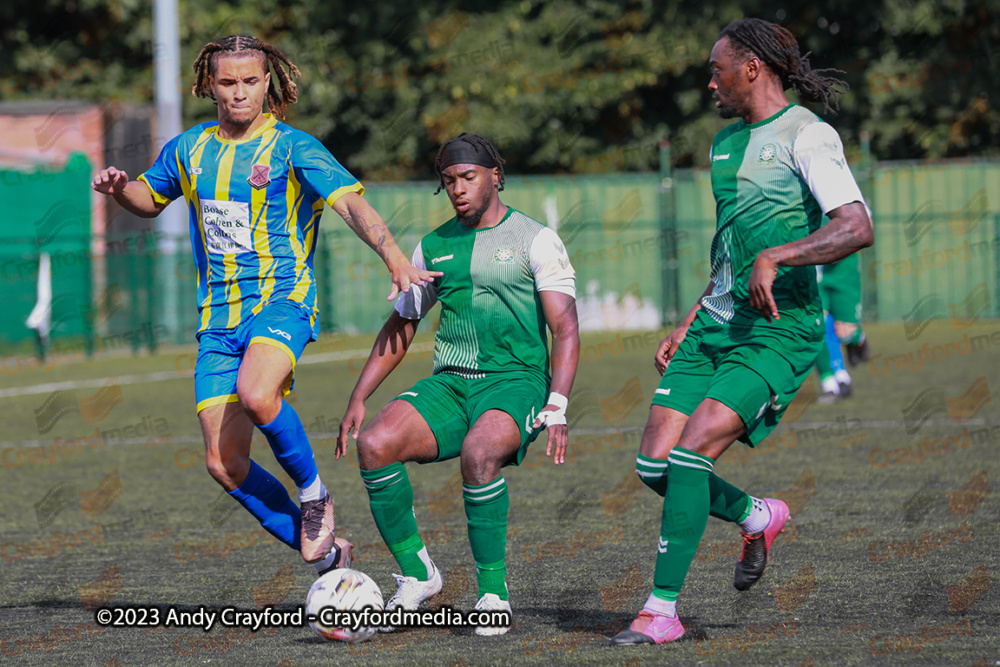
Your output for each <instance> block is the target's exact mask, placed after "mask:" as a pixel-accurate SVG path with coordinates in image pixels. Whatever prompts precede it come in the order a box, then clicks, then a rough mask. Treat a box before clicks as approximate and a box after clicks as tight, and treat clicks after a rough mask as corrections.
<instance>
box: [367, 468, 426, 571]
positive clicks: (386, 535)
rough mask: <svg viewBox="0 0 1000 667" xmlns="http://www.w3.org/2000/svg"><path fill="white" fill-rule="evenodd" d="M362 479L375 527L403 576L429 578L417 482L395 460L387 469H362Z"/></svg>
mask: <svg viewBox="0 0 1000 667" xmlns="http://www.w3.org/2000/svg"><path fill="white" fill-rule="evenodd" d="M361 479H362V480H363V481H364V483H365V488H366V489H367V490H368V500H369V502H370V504H371V509H372V517H373V518H374V519H375V526H376V527H377V528H378V532H379V533H380V534H381V535H382V539H383V540H384V541H385V544H386V546H387V547H389V551H390V552H392V555H393V557H394V558H395V559H396V562H397V563H399V567H400V570H401V571H402V573H403V576H405V577H416V578H417V579H418V580H420V581H427V580H428V579H429V578H430V572H428V569H427V565H425V563H424V561H423V559H421V558H420V551H421V550H422V549H423V548H424V543H423V540H421V539H420V534H419V533H418V532H417V520H416V518H415V517H414V516H413V485H411V484H410V477H409V475H407V474H406V466H404V465H403V464H402V463H393V464H391V465H387V466H385V467H384V468H376V469H375V470H362V471H361Z"/></svg>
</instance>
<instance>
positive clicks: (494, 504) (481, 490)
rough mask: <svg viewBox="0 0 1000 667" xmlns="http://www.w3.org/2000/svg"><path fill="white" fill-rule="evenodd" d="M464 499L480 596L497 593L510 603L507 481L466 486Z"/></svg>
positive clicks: (463, 489)
mask: <svg viewBox="0 0 1000 667" xmlns="http://www.w3.org/2000/svg"><path fill="white" fill-rule="evenodd" d="M462 496H463V498H464V499H465V515H466V517H468V519H469V546H470V547H472V558H473V560H475V561H476V580H477V582H478V584H479V597H482V596H483V595H485V594H486V593H494V594H496V595H498V596H499V597H500V599H501V600H506V599H508V597H509V596H508V593H507V581H506V579H507V566H506V563H505V556H506V551H507V511H508V510H509V509H510V496H509V495H508V494H507V481H506V480H505V479H504V478H503V476H502V475H500V476H498V477H497V478H496V479H494V480H493V481H491V482H488V483H486V484H483V485H479V486H476V485H472V484H464V485H463V486H462Z"/></svg>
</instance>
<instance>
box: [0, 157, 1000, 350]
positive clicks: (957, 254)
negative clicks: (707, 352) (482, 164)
mask: <svg viewBox="0 0 1000 667" xmlns="http://www.w3.org/2000/svg"><path fill="white" fill-rule="evenodd" d="M663 162H664V169H663V170H662V171H661V173H658V174H651V173H641V174H623V175H614V176H600V175H575V174H556V175H551V176H527V177H522V176H509V177H508V180H507V184H506V188H505V190H504V192H503V193H502V198H503V200H504V202H505V203H507V204H509V205H512V206H514V207H516V208H518V209H520V210H522V211H524V212H525V213H527V214H528V215H530V216H532V217H534V218H536V219H538V220H540V221H541V222H543V223H546V224H549V225H550V226H553V227H556V228H557V229H558V232H559V234H560V236H561V237H562V238H563V240H564V242H565V243H566V246H567V249H568V251H569V255H570V258H571V261H572V262H573V265H574V266H575V268H576V271H577V289H578V310H579V313H580V319H581V325H582V327H583V328H584V329H628V328H635V329H646V328H655V327H658V326H660V325H661V324H669V323H671V322H673V321H676V320H677V319H678V318H679V317H680V316H682V315H683V313H684V312H686V311H687V309H688V308H690V306H691V305H692V304H693V303H694V302H695V300H696V299H697V298H698V296H699V295H700V294H701V292H702V291H703V289H704V287H705V285H706V283H707V281H708V279H709V265H708V255H709V247H710V245H711V240H712V236H713V233H714V228H715V219H714V213H715V204H714V200H713V198H712V192H711V183H710V179H709V173H708V171H707V170H670V169H669V166H668V165H669V159H668V157H667V156H665V159H664V161H663ZM71 164H72V169H71V168H70V165H68V166H67V169H66V173H65V174H63V175H62V176H58V178H65V182H63V181H59V183H60V185H59V186H58V188H53V187H52V185H51V183H48V184H44V183H42V181H43V178H42V177H38V178H36V179H35V181H32V180H31V178H29V177H27V176H25V175H23V174H22V175H20V176H19V178H20V179H21V180H19V181H17V182H16V184H13V185H11V186H10V187H7V188H4V189H3V190H2V191H3V193H4V195H5V196H6V199H4V201H3V202H2V203H3V205H4V206H5V208H6V210H5V216H4V220H5V222H4V224H2V225H0V238H4V245H3V248H2V250H0V274H2V277H3V278H4V280H5V288H6V289H5V293H6V296H7V299H6V300H5V301H6V302H7V304H8V308H7V313H6V315H5V317H4V318H3V325H2V327H0V346H4V349H9V348H10V346H11V345H12V344H17V343H18V342H20V343H21V345H22V346H23V345H26V344H28V343H25V341H29V342H30V340H31V337H32V332H31V331H30V330H28V329H27V328H26V327H25V326H24V319H25V318H26V317H27V314H28V312H30V310H31V308H32V306H33V305H34V303H35V290H36V275H35V273H34V272H35V271H37V264H38V256H39V252H40V251H41V250H46V251H49V252H50V254H51V255H52V257H53V260H52V265H53V291H54V298H53V310H52V319H53V323H54V324H55V325H56V326H54V327H53V346H55V347H56V348H57V351H58V346H60V345H62V346H63V348H64V349H73V350H82V351H83V352H84V353H86V352H88V351H94V350H97V351H102V350H109V349H132V350H138V349H140V348H153V347H156V346H157V345H163V344H178V343H188V342H193V340H194V332H195V329H196V326H197V309H196V304H195V289H196V280H197V277H196V275H195V270H194V263H193V260H192V257H191V253H190V250H189V247H190V246H189V241H188V240H187V239H184V240H183V241H182V244H181V247H183V248H185V249H186V250H185V251H183V252H180V253H178V254H177V255H175V256H171V257H165V256H162V255H160V254H159V251H158V248H159V245H160V244H159V243H158V240H159V237H158V235H156V234H148V235H142V236H136V237H130V238H121V239H117V238H111V239H105V242H106V247H105V250H104V251H103V253H100V254H95V253H93V252H92V251H91V250H92V249H91V239H89V238H88V237H87V236H86V235H85V234H82V233H81V232H82V231H83V230H84V229H86V228H87V226H88V225H89V213H88V214H87V216H84V214H83V213H81V211H84V210H89V209H80V208H79V206H82V204H80V202H86V201H88V196H89V189H88V188H87V183H88V181H89V165H86V164H85V161H84V163H82V164H75V163H71ZM856 175H857V177H858V180H859V183H861V184H862V187H863V189H864V190H865V192H866V197H867V199H868V201H869V204H870V207H871V209H872V212H873V220H874V224H875V232H876V233H875V236H876V244H875V246H874V247H873V248H871V249H868V250H866V251H864V252H863V253H862V278H863V288H864V304H865V317H866V318H867V319H883V320H885V319H888V320H899V319H903V320H906V319H908V318H910V319H912V318H915V317H919V318H921V319H926V318H928V317H946V318H952V319H953V321H956V322H959V323H961V322H963V321H972V320H974V319H976V318H979V317H997V316H1000V304H998V301H997V295H998V294H1000V268H998V267H1000V210H998V205H997V203H998V201H1000V163H989V162H975V161H970V160H952V161H942V162H934V163H928V162H914V163H891V164H877V165H874V166H872V167H871V168H867V169H859V170H857V171H856ZM3 178H4V177H3V173H0V183H3ZM53 178H55V176H54V177H53ZM436 187H437V184H436V183H414V184H383V183H371V184H369V185H368V191H367V193H366V197H367V199H368V200H369V201H370V202H371V203H372V205H373V206H374V207H375V208H376V210H378V211H379V212H380V213H381V214H382V216H383V217H384V218H385V220H386V221H387V223H388V225H389V227H390V229H391V230H392V232H393V234H394V235H395V236H396V238H397V240H398V242H399V244H400V246H401V247H402V248H403V249H404V251H405V252H407V253H409V252H411V251H412V249H413V248H414V247H415V245H416V243H417V241H418V240H419V239H420V238H421V237H422V236H423V235H424V234H426V233H427V232H429V231H430V230H431V229H433V228H434V227H436V226H437V225H439V224H441V223H442V222H444V221H445V220H447V219H448V218H450V217H451V215H452V211H451V207H450V206H449V203H448V200H447V198H446V196H445V195H444V194H443V193H442V194H439V195H437V196H434V190H435V189H436ZM54 191H55V192H57V193H58V198H54V196H53V192H54ZM62 197H66V198H67V199H66V201H77V200H79V201H78V202H77V204H66V205H65V206H64V208H61V209H58V210H56V209H57V207H59V206H61V204H59V203H58V202H60V201H63V200H62V199H59V198H62ZM73 198H75V199H73ZM57 199H58V201H57ZM53 202H56V203H53ZM29 203H30V204H32V205H33V206H34V208H28V204H29ZM66 206H76V207H77V208H74V209H73V210H70V208H66ZM17 207H21V208H17ZM74 211H76V212H75V213H74ZM69 214H72V215H69ZM67 215H69V219H70V222H68V223H67V222H65V220H64V218H66V216H67ZM52 230H57V233H56V234H55V235H53V234H51V233H44V234H43V232H51V231H52ZM320 230H321V231H320V234H319V236H318V239H317V248H316V259H315V268H316V273H317V276H318V285H319V291H318V296H319V305H320V310H321V320H320V322H321V326H322V329H323V330H324V331H326V332H345V333H368V332H373V331H376V330H377V329H378V328H379V327H380V326H381V324H382V323H383V322H384V320H385V318H386V317H387V316H388V314H389V313H390V312H391V308H392V305H391V304H390V303H388V302H387V301H386V296H387V294H388V292H389V279H388V275H387V272H386V270H385V267H384V266H383V265H382V263H381V261H380V260H379V259H378V257H377V256H376V255H375V254H374V253H373V252H372V251H371V250H370V249H368V247H367V246H365V245H364V244H363V243H362V242H361V241H360V240H358V239H357V238H356V237H355V236H354V234H353V233H352V232H351V231H350V230H349V229H348V228H347V227H346V225H344V224H343V222H342V221H341V220H340V219H339V217H337V215H336V214H335V213H333V212H332V211H331V210H329V209H327V210H326V211H325V212H324V216H323V220H322V222H321V225H320ZM25 232H27V233H25ZM25 237H27V238H25ZM50 237H51V238H50ZM165 272H166V273H171V274H172V275H174V276H176V278H177V283H178V286H179V290H178V291H177V292H175V293H173V294H174V296H173V298H175V299H177V300H178V303H176V304H175V306H176V308H175V311H176V312H178V313H180V315H179V316H178V318H179V320H180V321H178V322H172V323H167V322H165V321H164V312H165V310H166V309H165V307H164V305H165V304H164V299H165V298H167V293H166V291H165V289H164V286H163V285H162V281H159V280H157V279H156V278H154V276H163V275H165ZM168 324H172V325H175V326H169V327H168V326H167V325H168ZM173 331H175V332H176V333H175V334H171V333H170V332H173ZM73 346H76V347H73Z"/></svg>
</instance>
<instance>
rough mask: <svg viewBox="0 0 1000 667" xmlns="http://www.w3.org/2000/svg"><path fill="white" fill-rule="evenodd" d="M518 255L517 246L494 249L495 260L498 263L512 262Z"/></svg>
mask: <svg viewBox="0 0 1000 667" xmlns="http://www.w3.org/2000/svg"><path fill="white" fill-rule="evenodd" d="M515 257H517V246H507V247H505V248H497V249H496V250H495V251H493V261H494V262H495V263H497V264H510V263H511V262H513V261H514V258H515Z"/></svg>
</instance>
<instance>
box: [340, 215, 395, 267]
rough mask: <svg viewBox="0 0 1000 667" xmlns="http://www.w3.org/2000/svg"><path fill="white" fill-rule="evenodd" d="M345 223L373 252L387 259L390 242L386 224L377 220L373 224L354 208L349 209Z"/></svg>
mask: <svg viewBox="0 0 1000 667" xmlns="http://www.w3.org/2000/svg"><path fill="white" fill-rule="evenodd" d="M344 222H346V223H347V226H348V227H350V228H351V230H352V231H353V232H354V233H355V234H357V235H358V238H360V239H361V240H363V241H364V242H365V243H367V244H368V245H369V246H370V247H371V249H372V250H374V251H375V252H376V253H378V256H379V257H381V258H382V259H383V260H385V259H386V257H387V255H386V243H387V241H388V238H387V237H388V231H389V230H388V228H387V227H386V226H385V223H384V222H382V221H381V220H377V221H376V222H373V223H371V224H369V223H368V220H367V219H366V218H365V214H364V212H363V211H359V210H357V209H356V208H354V207H352V206H348V207H347V215H345V216H344Z"/></svg>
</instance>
